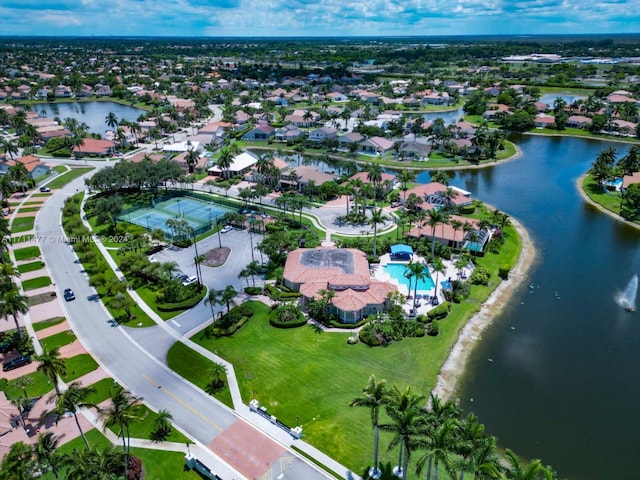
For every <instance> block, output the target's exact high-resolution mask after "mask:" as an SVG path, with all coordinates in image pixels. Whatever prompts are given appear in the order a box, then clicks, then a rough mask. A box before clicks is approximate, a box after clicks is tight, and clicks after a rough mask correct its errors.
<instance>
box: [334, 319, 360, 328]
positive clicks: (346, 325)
mask: <svg viewBox="0 0 640 480" xmlns="http://www.w3.org/2000/svg"><path fill="white" fill-rule="evenodd" d="M368 321H369V320H368V319H367V318H363V319H362V320H360V321H359V322H357V323H340V322H336V321H335V320H332V321H330V322H329V326H330V327H333V328H345V329H353V328H358V327H361V326H363V325H366V324H367V322H368Z"/></svg>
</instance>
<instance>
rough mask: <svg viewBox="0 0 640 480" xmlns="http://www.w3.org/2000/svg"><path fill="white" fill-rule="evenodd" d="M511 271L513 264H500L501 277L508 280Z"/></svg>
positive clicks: (499, 273) (499, 272)
mask: <svg viewBox="0 0 640 480" xmlns="http://www.w3.org/2000/svg"><path fill="white" fill-rule="evenodd" d="M510 271H511V265H505V264H503V265H500V268H499V269H498V275H499V276H500V278H501V279H503V280H507V279H508V278H509V272H510Z"/></svg>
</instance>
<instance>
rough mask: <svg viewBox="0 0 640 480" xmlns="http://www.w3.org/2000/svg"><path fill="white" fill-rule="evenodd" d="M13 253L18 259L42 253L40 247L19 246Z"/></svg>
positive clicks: (34, 256) (25, 258)
mask: <svg viewBox="0 0 640 480" xmlns="http://www.w3.org/2000/svg"><path fill="white" fill-rule="evenodd" d="M13 254H14V255H15V257H16V261H20V260H29V259H31V258H38V257H39V256H40V255H42V254H41V253H40V249H39V248H38V247H24V248H18V249H17V250H14V251H13Z"/></svg>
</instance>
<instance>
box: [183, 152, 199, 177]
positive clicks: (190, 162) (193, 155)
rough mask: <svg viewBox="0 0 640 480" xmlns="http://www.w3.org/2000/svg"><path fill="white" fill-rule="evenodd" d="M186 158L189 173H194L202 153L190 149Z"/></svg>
mask: <svg viewBox="0 0 640 480" xmlns="http://www.w3.org/2000/svg"><path fill="white" fill-rule="evenodd" d="M184 159H185V161H186V162H187V168H188V169H189V173H193V170H194V168H195V166H196V165H197V164H198V160H200V155H198V152H196V151H195V150H194V149H189V151H188V152H187V154H186V155H185V158H184Z"/></svg>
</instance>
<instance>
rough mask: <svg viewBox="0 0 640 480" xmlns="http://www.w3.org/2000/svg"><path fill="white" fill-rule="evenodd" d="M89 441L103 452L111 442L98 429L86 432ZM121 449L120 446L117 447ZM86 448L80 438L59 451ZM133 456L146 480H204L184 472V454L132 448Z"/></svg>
mask: <svg viewBox="0 0 640 480" xmlns="http://www.w3.org/2000/svg"><path fill="white" fill-rule="evenodd" d="M85 435H86V437H87V440H88V441H89V444H90V445H91V446H92V447H96V448H98V450H103V449H104V448H105V447H107V446H108V445H109V444H110V442H109V440H107V438H106V437H105V436H104V435H103V433H102V432H100V431H99V430H97V429H95V428H94V429H92V430H89V431H88V432H85ZM116 447H118V448H119V445H116ZM84 448H85V446H84V442H83V441H82V438H81V437H80V436H78V437H77V438H74V439H73V440H71V441H70V442H67V443H65V444H64V445H61V446H60V447H59V448H58V449H57V451H58V452H60V453H71V452H73V450H83V449H84ZM131 454H132V455H134V456H136V457H140V459H141V460H142V464H143V466H144V470H145V477H144V478H145V480H175V479H178V478H179V479H180V480H183V479H184V480H202V477H201V476H200V475H198V474H197V473H195V472H193V471H189V472H185V471H184V453H181V452H170V451H165V450H152V449H146V448H132V449H131ZM40 478H42V479H43V480H54V478H55V477H54V476H53V474H52V473H46V474H45V475H43V476H42V477H40Z"/></svg>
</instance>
